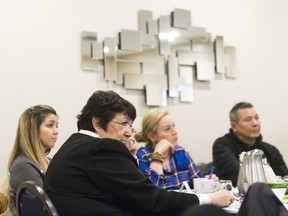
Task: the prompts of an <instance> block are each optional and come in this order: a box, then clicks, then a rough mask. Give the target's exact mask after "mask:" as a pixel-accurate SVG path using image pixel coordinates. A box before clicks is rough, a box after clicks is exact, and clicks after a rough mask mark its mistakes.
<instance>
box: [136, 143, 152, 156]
mask: <svg viewBox="0 0 288 216" xmlns="http://www.w3.org/2000/svg"><path fill="white" fill-rule="evenodd" d="M152 153H153V149H152V147H150V146H149V145H146V146H141V147H139V148H138V150H137V153H136V156H137V157H138V158H142V157H144V156H147V155H149V154H152Z"/></svg>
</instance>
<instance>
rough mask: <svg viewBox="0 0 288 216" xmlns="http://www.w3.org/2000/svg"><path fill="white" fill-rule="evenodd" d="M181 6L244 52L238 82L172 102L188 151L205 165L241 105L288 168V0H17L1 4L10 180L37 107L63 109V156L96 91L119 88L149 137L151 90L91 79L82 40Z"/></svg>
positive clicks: (2, 135) (0, 140) (1, 146)
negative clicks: (146, 13) (29, 114)
mask: <svg viewBox="0 0 288 216" xmlns="http://www.w3.org/2000/svg"><path fill="white" fill-rule="evenodd" d="M174 8H181V9H187V10H190V11H191V12H192V24H193V25H194V26H199V27H205V28H206V29H207V31H208V32H211V33H212V36H216V35H222V36H224V43H225V45H232V46H235V47H236V49H237V64H238V78H237V79H236V80H226V79H216V80H213V81H212V82H211V83H210V85H209V88H208V89H201V88H196V89H195V101H194V102H193V103H191V104H190V103H189V104H181V103H179V102H178V101H177V100H169V104H170V105H169V106H168V107H167V109H168V110H169V111H170V112H171V114H172V116H173V117H174V119H175V120H176V124H177V127H178V129H179V139H180V144H181V145H182V146H184V147H185V148H186V149H187V150H189V152H190V153H191V154H192V157H193V158H194V160H195V161H196V162H200V161H203V162H208V161H210V160H211V159H212V155H211V146H212V143H213V141H214V140H215V139H216V138H217V137H219V136H222V135H223V134H224V133H226V132H227V131H228V128H229V122H228V112H229V110H230V108H231V107H232V105H234V104H235V103H236V102H239V101H240V100H246V101H250V102H252V103H253V104H254V106H255V108H256V109H257V110H258V112H259V114H260V117H261V120H262V134H263V136H264V139H265V140H266V141H268V142H271V143H272V144H274V145H276V146H277V147H278V148H279V149H280V150H281V152H282V153H283V155H284V157H285V160H286V162H288V151H287V147H286V146H285V144H286V143H287V141H288V133H287V127H286V122H287V120H288V114H287V110H288V102H287V99H286V97H285V96H286V95H287V92H288V86H287V84H286V83H287V80H288V73H287V72H288V68H287V59H286V58H287V50H288V41H287V39H288V31H287V27H286V23H285V21H286V20H288V14H287V9H288V2H287V1H286V0H276V1H270V0H242V1H236V0H217V1H215V0H156V1H155V0H137V1H135V0H122V1H121V0H117V1H116V0H105V1H100V0H40V1H39V0H9V1H1V2H0V100H1V110H0V152H1V157H0V178H2V177H4V176H5V172H6V165H7V160H8V156H9V154H10V151H11V149H12V146H13V142H14V138H15V132H16V126H17V122H18V118H19V116H20V114H21V113H22V112H23V111H24V109H26V108H27V107H30V106H32V105H35V104H40V103H46V104H49V105H51V106H53V107H54V108H55V109H56V110H57V111H58V113H59V115H60V132H61V133H60V135H59V139H58V142H57V146H56V147H55V148H54V149H53V151H52V154H51V156H52V155H53V154H54V153H55V152H56V151H57V149H58V148H59V147H60V146H61V144H62V143H63V142H64V141H65V140H66V139H67V138H68V136H69V135H70V134H71V133H73V132H75V131H76V118H75V116H76V115H77V114H78V112H79V111H80V110H81V108H82V106H83V105H84V104H85V102H86V100H87V98H88V97H89V96H90V95H91V94H92V92H93V91H95V90H98V89H110V88H113V89H115V90H116V91H117V92H119V93H120V94H121V95H122V96H123V97H124V98H126V99H128V100H130V101H131V102H132V103H134V104H135V106H136V108H137V110H138V118H137V119H136V121H135V123H134V126H135V128H136V129H140V122H141V119H142V116H143V115H144V114H145V112H146V111H147V109H148V108H147V107H146V106H145V103H144V94H143V92H141V91H127V90H124V89H123V88H122V87H121V86H116V85H114V84H113V83H109V82H105V81H104V80H103V74H101V73H93V72H83V71H82V70H81V67H80V65H81V59H80V34H81V32H82V31H93V32H97V33H98V36H99V39H100V40H102V39H103V38H104V37H114V36H115V35H116V34H117V33H118V31H120V30H121V29H132V30H137V28H138V27H137V11H138V10H139V9H146V10H151V11H152V12H153V15H154V17H155V18H158V17H159V15H167V14H169V13H170V12H171V11H173V9H174Z"/></svg>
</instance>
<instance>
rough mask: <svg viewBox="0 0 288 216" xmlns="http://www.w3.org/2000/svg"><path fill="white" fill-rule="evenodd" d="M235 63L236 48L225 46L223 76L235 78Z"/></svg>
mask: <svg viewBox="0 0 288 216" xmlns="http://www.w3.org/2000/svg"><path fill="white" fill-rule="evenodd" d="M236 65H237V63H236V48H235V47H233V46H225V76H226V77H227V78H232V79H236V78H237V69H236Z"/></svg>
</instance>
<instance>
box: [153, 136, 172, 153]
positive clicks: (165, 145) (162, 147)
mask: <svg viewBox="0 0 288 216" xmlns="http://www.w3.org/2000/svg"><path fill="white" fill-rule="evenodd" d="M154 152H158V153H160V154H162V155H164V153H166V152H167V153H168V152H169V153H174V146H173V145H172V144H171V143H170V142H169V141H168V140H166V139H162V140H160V141H159V142H158V143H157V144H156V145H155V149H154Z"/></svg>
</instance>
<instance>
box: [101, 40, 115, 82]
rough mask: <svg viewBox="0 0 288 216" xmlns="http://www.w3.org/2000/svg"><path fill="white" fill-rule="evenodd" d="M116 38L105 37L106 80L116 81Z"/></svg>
mask: <svg viewBox="0 0 288 216" xmlns="http://www.w3.org/2000/svg"><path fill="white" fill-rule="evenodd" d="M115 49H116V40H115V38H108V37H107V38H105V39H104V76H105V79H106V80H109V81H115V80H116V78H117V74H116V51H115Z"/></svg>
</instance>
